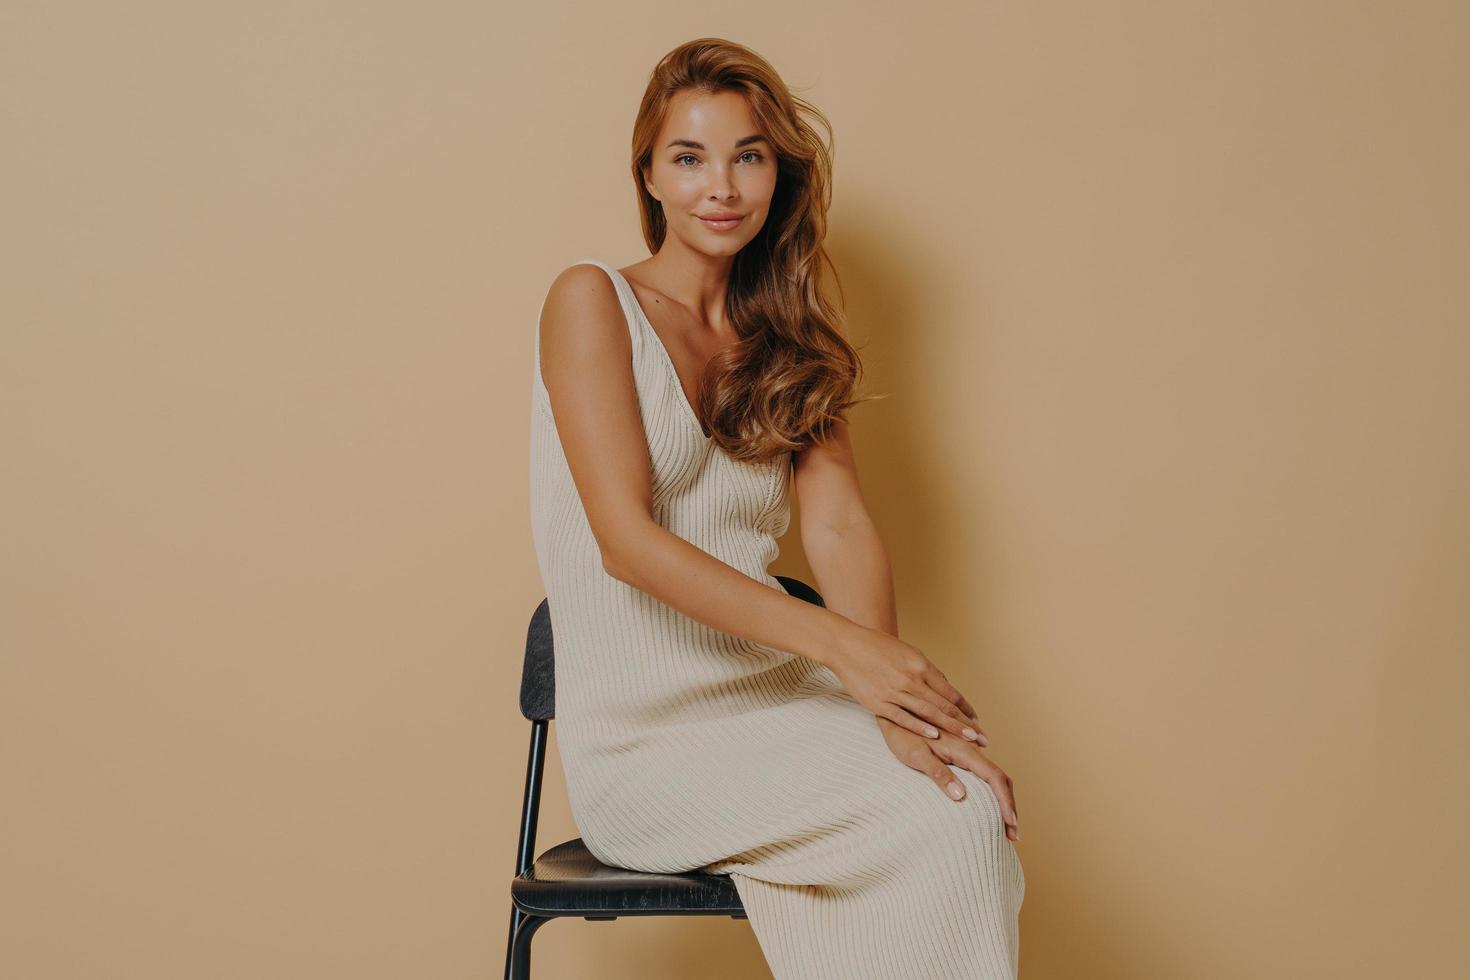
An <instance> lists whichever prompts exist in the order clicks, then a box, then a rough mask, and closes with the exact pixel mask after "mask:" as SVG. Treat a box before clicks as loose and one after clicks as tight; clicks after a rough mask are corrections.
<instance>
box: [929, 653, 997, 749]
mask: <svg viewBox="0 0 1470 980" xmlns="http://www.w3.org/2000/svg"><path fill="white" fill-rule="evenodd" d="M924 680H925V682H926V683H927V684H928V685H929V687H930V689H931V690H933V691H934V692H935V693H936V694H937V695H938V696H939V697H941V698H943V699H944V701H945V702H946V703H948V704H952V705H954V706H955V707H956V709H957V710H958V711H959V712H960V713H962V714H963V715H964V716H965V717H966V718H967V719H968V720H969V723H970V727H971V728H973V729H975V732H976V733H977V734H978V735H980V736H981V737H980V738H979V739H978V740H977V741H979V743H980V744H981V745H989V744H990V738H989V736H987V735H986V734H985V729H983V728H981V727H980V718H979V716H978V715H976V714H975V709H974V707H972V706H971V704H970V702H969V701H968V700H966V698H965V696H964V695H963V694H961V693H960V692H959V690H958V689H957V688H956V687H955V686H954V685H953V684H951V683H950V682H949V678H947V677H945V676H944V672H943V671H942V670H940V669H939V668H938V667H935V668H933V670H932V671H931V672H930V674H929V675H926V676H925V678H924Z"/></svg>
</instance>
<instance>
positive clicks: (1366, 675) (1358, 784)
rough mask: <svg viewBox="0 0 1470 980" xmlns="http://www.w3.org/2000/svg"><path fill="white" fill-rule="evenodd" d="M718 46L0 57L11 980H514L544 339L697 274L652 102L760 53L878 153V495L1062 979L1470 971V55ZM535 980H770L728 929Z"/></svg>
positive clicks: (6, 51)
mask: <svg viewBox="0 0 1470 980" xmlns="http://www.w3.org/2000/svg"><path fill="white" fill-rule="evenodd" d="M717 10H718V11H719V12H721V14H722V15H721V16H713V15H712V14H713V13H714V12H716V11H717ZM705 11H706V12H705V13H701V11H700V9H699V8H690V7H688V6H687V5H683V4H673V3H670V4H652V3H640V4H636V5H633V6H627V5H624V6H623V7H616V6H613V7H609V6H607V5H603V4H593V3H581V4H577V5H562V4H552V5H547V6H543V7H540V8H539V9H532V8H531V7H530V6H529V5H525V4H519V5H512V6H503V7H502V6H495V5H491V4H486V3H455V4H440V5H434V6H428V7H425V6H423V5H412V6H411V5H407V4H388V3H372V4H364V3H335V4H326V3H303V2H301V0H293V2H290V3H267V4H201V3H197V2H192V3H185V2H175V3H158V2H150V3H142V4H127V5H119V4H100V3H97V4H90V5H74V4H66V3H57V2H55V0H48V2H45V3H41V2H34V0H31V2H18V0H11V2H9V3H7V4H6V5H5V7H4V10H3V11H0V72H3V75H0V106H3V120H0V121H3V126H4V133H5V143H6V150H5V153H4V154H3V156H0V167H3V168H4V171H3V181H0V187H3V190H0V193H3V195H4V200H3V225H4V236H3V243H4V244H3V248H4V252H3V255H0V258H3V263H0V270H3V271H0V276H3V280H0V282H3V290H0V296H3V300H0V302H3V310H0V315H3V339H4V346H3V358H0V372H3V376H0V380H3V385H0V399H3V402H0V407H3V413H0V425H3V434H4V446H3V449H4V451H3V453H0V483H3V489H4V508H3V511H0V513H3V522H4V523H3V531H0V533H3V546H0V554H3V562H0V570H3V583H0V585H3V603H4V609H3V616H0V629H3V635H0V640H3V646H4V675H3V685H0V725H3V737H0V753H3V760H0V761H3V767H4V769H3V780H4V781H3V786H4V792H5V799H4V805H3V809H0V821H3V825H0V889H3V891H0V973H3V974H4V975H5V976H7V977H16V978H21V977H24V978H27V980H41V978H63V977H64V978H93V977H107V978H114V977H116V978H148V980H166V978H167V980H172V978H181V980H183V978H204V977H209V978H216V977H218V978H262V980H264V978H272V980H274V978H303V980H305V978H337V977H341V978H354V980H375V978H403V977H425V978H428V977H433V978H447V977H462V978H466V980H468V978H472V977H489V976H496V975H498V974H499V971H500V969H501V964H502V956H503V951H504V941H505V931H506V925H507V916H508V914H509V904H508V899H507V888H508V879H509V876H510V874H511V870H512V862H513V858H514V851H515V826H516V820H517V817H518V812H519V809H518V808H519V803H520V791H521V785H522V774H523V767H524V765H525V753H526V739H527V735H528V728H529V726H528V725H527V723H526V722H525V721H524V720H523V719H522V718H521V717H520V716H519V714H518V713H517V707H516V685H517V682H518V671H519V666H520V655H521V646H522V644H523V642H524V635H525V628H526V621H527V618H528V617H529V615H530V613H531V611H532V610H533V608H534V607H535V605H536V604H537V602H538V601H539V600H540V599H541V597H542V594H543V593H542V591H541V584H540V580H539V577H538V574H537V569H536V565H535V558H534V554H533V552H532V547H531V537H530V532H529V515H528V511H527V507H528V504H527V500H526V493H527V487H526V484H527V478H526V462H525V458H526V453H527V428H528V415H527V412H528V405H529V393H530V387H529V386H530V373H529V372H530V368H531V339H532V331H533V330H534V326H535V325H534V315H535V311H536V309H537V306H538V304H539V302H540V300H541V298H542V297H543V295H544V293H545V290H546V287H547V286H548V284H549V283H550V281H551V279H552V278H553V277H554V276H555V274H556V273H557V272H558V271H559V270H560V269H561V268H562V267H564V266H565V265H567V264H569V263H570V262H572V261H574V260H576V259H579V258H584V257H602V258H604V259H606V260H608V261H611V262H615V263H616V264H618V265H626V264H628V263H630V262H632V261H635V260H637V259H638V258H641V257H642V256H643V255H644V254H646V253H645V252H644V251H643V249H642V242H641V240H640V237H639V235H638V230H637V222H636V215H635V210H634V198H633V192H632V188H631V186H630V180H629V177H628V176H627V172H626V168H627V162H626V156H627V147H628V139H629V132H630V127H631V124H632V119H633V114H634V111H635V109H636V105H637V100H638V98H639V96H640V95H641V93H642V89H643V85H644V82H645V80H646V78H647V73H648V71H649V69H650V68H651V67H652V65H653V63H654V62H655V61H656V60H657V58H658V57H659V56H660V55H662V54H663V53H664V52H665V51H667V50H668V49H669V48H671V47H673V46H674V45H675V44H677V43H679V42H680V41H683V40H686V39H689V38H692V37H697V36H701V35H711V34H713V35H719V36H726V37H730V38H733V39H735V40H739V41H742V42H744V43H748V44H750V45H752V46H753V47H755V48H756V49H757V50H758V51H761V52H762V53H763V54H765V55H766V57H768V58H769V59H770V60H771V61H772V62H773V63H774V64H775V65H776V67H777V68H778V69H779V70H780V71H782V72H783V74H784V75H785V77H786V78H787V80H788V81H789V82H790V83H791V84H792V85H793V86H795V87H796V88H797V90H798V91H799V92H800V93H801V94H804V95H806V96H807V97H808V98H811V99H812V100H814V101H815V102H816V103H817V104H818V105H820V106H822V107H823V108H824V109H825V110H826V111H827V112H828V114H829V115H830V118H831V119H832V121H833V123H834V125H835V128H836V134H837V178H836V196H835V207H834V213H833V222H832V235H831V239H830V242H829V245H830V248H831V252H832V254H833V256H834V257H835V260H836V262H837V265H838V267H839V269H840V271H841V273H842V275H843V282H844V285H845V286H846V291H847V300H848V310H849V312H850V315H851V333H852V336H853V338H854V340H855V341H856V342H857V343H859V344H861V345H863V352H864V355H865V357H866V362H867V365H868V369H869V384H868V387H867V389H866V390H868V391H890V392H892V393H893V397H892V398H890V399H888V400H886V401H882V402H877V403H872V404H870V405H867V406H865V407H863V408H862V409H860V410H859V414H858V415H856V416H855V422H854V425H855V432H856V440H857V444H858V454H859V459H860V461H861V463H862V466H863V472H864V486H865V489H866V491H867V493H868V495H869V500H870V504H871V506H872V509H873V511H874V513H875V515H876V517H877V519H878V521H879V525H880V527H881V529H882V530H883V533H884V536H885V540H886V541H887V543H888V547H889V549H890V551H891V553H892V556H893V559H894V563H895V568H896V574H897V583H898V590H899V602H900V605H899V609H900V623H901V626H902V629H903V633H904V636H905V638H907V639H909V640H910V641H911V642H914V643H916V644H918V645H919V646H920V647H921V648H923V649H925V650H926V651H927V652H929V653H930V654H931V655H932V656H933V657H934V658H935V659H936V660H937V661H939V662H940V663H941V665H942V666H943V667H944V668H945V669H946V670H947V671H949V672H950V675H951V677H952V678H954V679H955V680H956V681H957V683H959V685H960V687H961V689H962V690H964V691H966V692H967V693H968V694H969V695H970V697H971V699H972V700H973V701H974V702H975V703H976V705H977V707H979V709H980V713H981V717H982V720H983V721H984V722H985V723H987V724H988V726H989V730H990V732H991V734H992V736H993V739H994V745H993V749H994V756H995V758H996V759H997V760H998V761H999V762H1000V763H1001V764H1002V765H1003V766H1005V767H1006V768H1007V769H1008V771H1010V772H1011V773H1012V775H1013V777H1014V778H1015V780H1016V786H1017V793H1018V801H1019V803H1020V809H1021V814H1022V817H1023V820H1022V828H1023V831H1024V833H1023V834H1022V838H1023V839H1022V842H1021V844H1020V845H1019V846H1020V850H1021V855H1022V860H1023V862H1024V865H1025V868H1026V873H1027V896H1026V904H1025V908H1024V911H1023V914H1022V935H1023V942H1024V951H1023V955H1022V964H1023V975H1024V976H1026V977H1028V978H1030V980H1061V978H1079V977H1088V978H1108V980H1111V978H1120V980H1121V978H1160V980H1172V978H1190V980H1214V978H1221V980H1224V978H1245V977H1250V978H1272V980H1275V978H1282V980H1286V978H1329V977H1330V978H1334V980H1349V978H1370V977H1371V978H1380V977H1388V976H1394V977H1414V978H1450V977H1460V976H1464V975H1466V972H1467V970H1470V955H1467V953H1466V952H1465V949H1464V943H1463V940H1462V938H1461V934H1462V932H1463V916H1464V912H1465V904H1466V903H1465V898H1466V892H1465V886H1464V881H1465V879H1466V874H1467V873H1470V857H1467V848H1466V842H1465V834H1464V827H1465V826H1466V825H1467V821H1470V805H1467V799H1470V794H1467V785H1466V772H1467V762H1470V753H1467V746H1466V738H1465V727H1464V721H1465V716H1466V712H1467V707H1470V705H1467V695H1466V691H1467V683H1470V676H1467V674H1470V671H1467V667H1466V664H1467V656H1466V655H1467V652H1470V650H1467V646H1470V644H1467V633H1470V629H1467V627H1470V623H1467V611H1466V603H1465V594H1466V592H1467V586H1470V575H1467V565H1470V460H1467V445H1470V439H1467V436H1470V433H1467V424H1466V423H1467V418H1470V395H1467V386H1466V384H1465V376H1466V364H1467V358H1470V336H1467V334H1470V287H1467V277H1466V274H1465V272H1466V267H1467V262H1470V236H1467V231H1466V229H1467V227H1470V224H1467V220H1470V191H1467V176H1470V130H1467V127H1466V126H1465V121H1466V120H1465V106H1466V99H1467V96H1470V70H1467V68H1466V67H1465V66H1466V62H1465V61H1464V60H1463V59H1462V58H1461V59H1460V60H1459V61H1458V62H1457V60H1456V58H1457V56H1458V55H1463V52H1464V50H1465V49H1466V45H1467V40H1470V31H1467V27H1470V14H1467V12H1466V10H1465V8H1464V6H1463V5H1462V4H1457V3H1452V2H1444V3H1428V2H1418V3H1405V4H1394V5H1384V4H1368V3H1356V2H1355V3H1326V2H1321V3H1304V2H1280V0H1272V2H1265V0H1253V2H1247V3H1181V4H1156V3H1153V4H1151V3H1140V2H1123V3H1112V4H1095V3H1087V2H1080V0H1073V2H1067V3H1055V4H1022V3H1006V4H997V3H981V4H940V5H924V4H900V5H895V6H890V5H868V6H866V7H864V6H861V5H853V4H850V3H845V4H840V5H839V4H833V3H826V4H810V5H792V4H786V3H757V4H752V5H746V6H743V7H739V8H729V7H719V8H716V7H714V6H708V7H706V8H705ZM736 15H739V16H738V18H737V16H736ZM797 533H798V532H797V528H796V526H793V529H792V531H791V532H790V533H789V535H788V537H787V538H786V540H785V542H784V544H785V553H784V554H783V555H782V557H781V559H780V560H779V562H778V563H777V565H776V566H775V570H776V571H779V572H783V573H787V574H795V575H800V576H805V575H808V574H809V573H808V572H807V570H806V568H805V566H804V565H803V564H802V561H801V556H800V553H799V551H800V549H799V543H798V537H797ZM553 744H554V743H553ZM936 792H938V790H936ZM575 834H576V831H575V828H574V827H573V826H572V824H571V823H570V820H569V817H568V814H567V810H566V804H565V793H564V784H563V782H562V776H561V770H560V768H559V766H558V764H557V761H556V759H555V757H554V756H553V758H552V761H551V763H550V765H549V767H548V785H547V790H546V796H545V799H544V802H543V824H542V834H541V840H540V844H541V846H542V847H543V848H544V847H548V846H550V845H551V844H554V843H557V842H559V841H561V840H564V839H566V838H567V837H570V836H575ZM536 949H537V953H536V966H537V975H538V976H541V977H545V978H576V977H594V976H595V977H599V978H634V977H638V978H688V977H711V978H735V977H759V976H765V975H767V974H766V971H765V968H764V966H763V963H762V960H761V958H760V952H759V948H758V946H757V945H756V943H755V940H754V938H753V935H752V933H751V932H750V928H749V925H748V923H744V922H738V921H733V920H729V919H718V920H716V919H685V920H636V919H635V920H622V921H619V922H616V923H606V922H603V923H591V922H584V921H581V920H573V921H566V922H557V923H553V924H551V925H549V926H548V927H547V928H545V929H543V930H542V931H541V932H540V933H539V935H538V937H537V939H536Z"/></svg>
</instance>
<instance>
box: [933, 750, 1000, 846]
mask: <svg viewBox="0 0 1470 980" xmlns="http://www.w3.org/2000/svg"><path fill="white" fill-rule="evenodd" d="M950 744H951V745H952V746H953V748H952V749H946V748H942V747H939V746H936V747H935V750H934V751H935V752H936V754H938V756H939V757H940V758H941V759H944V760H945V761H947V762H949V763H951V764H953V765H956V766H960V767H962V768H964V769H968V770H969V771H970V772H972V773H974V774H975V775H977V776H979V777H980V778H981V779H983V780H985V781H986V782H987V783H989V784H990V788H991V789H992V790H994V791H995V799H996V802H997V803H999V804H1000V813H1001V818H1002V819H1003V820H1004V821H1005V825H1006V837H1008V838H1009V839H1010V840H1013V841H1018V840H1020V839H1021V815H1020V813H1019V812H1018V811H1017V810H1016V791H1015V789H1014V788H1013V787H1012V786H1011V777H1010V776H1008V775H1006V774H1005V772H1004V771H1002V770H1001V768H1000V766H997V765H996V764H995V763H993V762H991V761H990V760H989V759H987V758H985V756H983V755H981V754H980V750H979V749H977V748H975V746H974V745H973V744H971V743H968V742H967V743H963V744H954V743H950Z"/></svg>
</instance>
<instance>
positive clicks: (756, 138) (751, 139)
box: [664, 133, 766, 150]
mask: <svg viewBox="0 0 1470 980" xmlns="http://www.w3.org/2000/svg"><path fill="white" fill-rule="evenodd" d="M765 141H766V138H765V137H764V136H761V135H760V134H759V133H756V134H754V135H752V136H746V137H743V138H741V139H738V140H736V141H735V149H737V150H738V149H740V148H741V147H742V146H744V145H745V144H747V143H764V142H765ZM669 146H687V147H689V148H690V149H693V150H702V149H704V144H703V143H696V142H695V141H694V140H674V141H673V142H671V143H670V144H669ZM664 149H668V147H664Z"/></svg>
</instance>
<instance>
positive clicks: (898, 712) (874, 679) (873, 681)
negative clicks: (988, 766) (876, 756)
mask: <svg viewBox="0 0 1470 980" xmlns="http://www.w3.org/2000/svg"><path fill="white" fill-rule="evenodd" d="M852 627H853V628H852V630H850V631H849V632H847V633H845V634H844V635H843V637H842V638H841V640H840V641H839V643H838V645H837V648H836V653H835V654H834V655H833V656H832V658H831V660H830V662H828V663H827V664H826V666H827V668H828V669H830V670H831V671H832V673H834V674H836V675H837V679H838V680H840V681H841V682H842V686H843V687H845V688H846V689H847V692H848V693H849V694H851V695H852V696H853V698H854V699H855V700H856V701H857V702H858V703H859V704H861V705H862V706H863V707H865V708H867V709H868V710H869V711H871V712H873V714H875V715H877V716H878V717H879V718H886V719H888V720H889V721H891V722H893V723H895V724H897V725H899V726H900V727H902V728H905V729H907V730H909V731H911V732H913V733H914V734H916V735H923V736H925V737H927V738H931V739H932V738H938V737H939V736H940V734H941V733H940V731H939V730H940V729H943V730H944V731H946V732H950V733H951V734H953V735H956V736H958V737H960V738H962V739H970V740H972V741H975V742H979V743H980V744H981V745H989V744H990V740H989V739H988V738H986V735H985V732H984V731H982V730H981V728H980V723H979V720H978V719H977V718H976V717H975V709H974V708H972V707H970V702H969V701H967V700H965V697H964V695H962V694H961V693H960V692H959V691H957V690H955V689H954V685H952V684H950V682H949V680H948V678H946V677H945V676H944V672H943V671H941V670H940V669H939V668H938V667H936V666H935V665H934V663H933V662H932V661H930V659H929V658H928V657H926V656H924V654H922V653H920V652H919V648H918V647H916V646H913V645H911V644H908V643H905V642H904V641H903V640H900V639H899V638H898V637H896V636H893V635H892V634H889V633H884V632H882V631H881V630H875V629H869V628H868V627H866V626H862V625H860V624H857V623H853V624H852Z"/></svg>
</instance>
